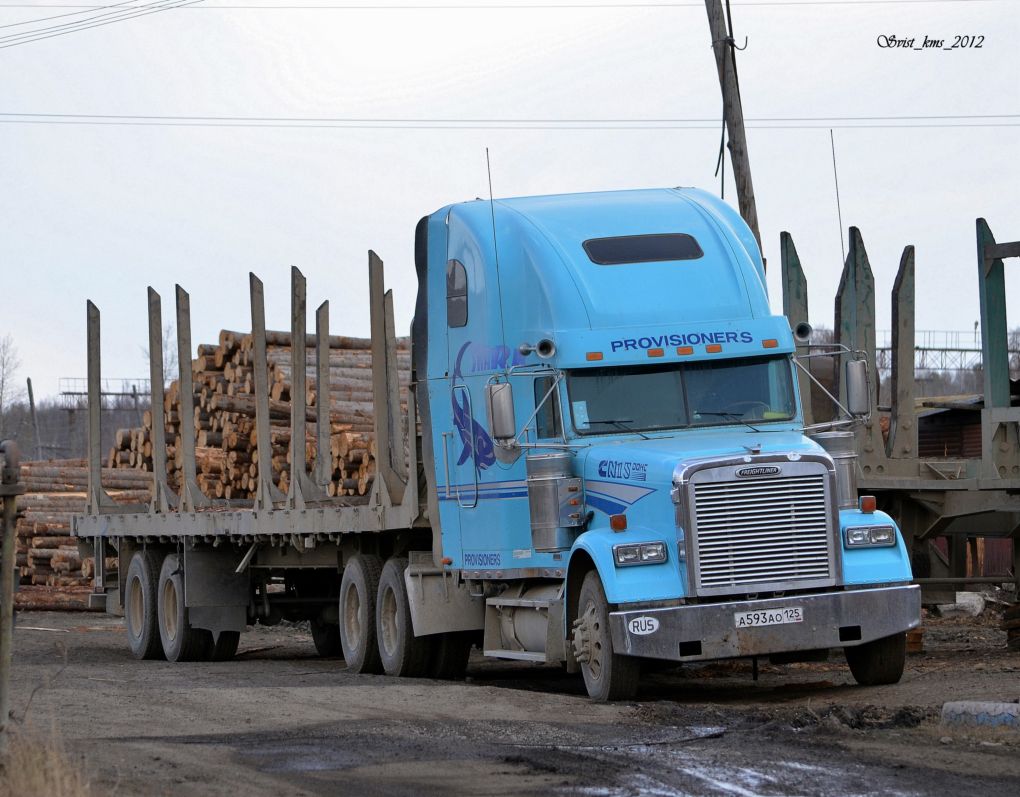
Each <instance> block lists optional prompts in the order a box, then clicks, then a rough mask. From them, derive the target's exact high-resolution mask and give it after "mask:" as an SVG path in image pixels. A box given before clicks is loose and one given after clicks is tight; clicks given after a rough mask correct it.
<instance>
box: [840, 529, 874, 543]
mask: <svg viewBox="0 0 1020 797" xmlns="http://www.w3.org/2000/svg"><path fill="white" fill-rule="evenodd" d="M846 544H847V545H848V546H851V547H853V546H857V545H870V544H871V529H869V528H868V527H866V526H863V527H852V528H849V529H847V530H846Z"/></svg>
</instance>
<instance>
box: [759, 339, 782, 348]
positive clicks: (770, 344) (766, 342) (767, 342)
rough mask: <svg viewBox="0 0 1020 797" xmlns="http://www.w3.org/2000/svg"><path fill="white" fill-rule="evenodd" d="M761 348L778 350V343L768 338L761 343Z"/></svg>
mask: <svg viewBox="0 0 1020 797" xmlns="http://www.w3.org/2000/svg"><path fill="white" fill-rule="evenodd" d="M761 347H762V348H763V349H776V348H779V341H778V340H776V339H775V338H769V339H768V340H763V341H762V342H761Z"/></svg>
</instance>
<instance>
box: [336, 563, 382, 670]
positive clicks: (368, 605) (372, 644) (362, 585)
mask: <svg viewBox="0 0 1020 797" xmlns="http://www.w3.org/2000/svg"><path fill="white" fill-rule="evenodd" d="M381 572H382V560H381V559H380V558H379V557H378V556H373V555H372V554H357V555H355V556H352V557H351V558H350V559H349V560H348V561H347V565H346V566H345V567H344V575H343V578H342V579H341V580H340V625H339V631H340V648H341V650H342V651H343V655H344V660H345V661H346V662H347V668H348V669H349V670H351V671H352V672H357V673H381V672H382V671H383V669H382V662H381V661H380V659H379V646H378V645H377V644H376V639H375V598H376V593H377V591H378V589H379V574H380V573H381Z"/></svg>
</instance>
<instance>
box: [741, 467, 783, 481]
mask: <svg viewBox="0 0 1020 797" xmlns="http://www.w3.org/2000/svg"><path fill="white" fill-rule="evenodd" d="M782 472H783V469H782V468H780V467H779V466H778V465H752V466H751V467H750V468H740V469H739V470H738V471H737V472H736V477H737V478H738V479H750V478H753V477H755V476H778V475H779V474H781V473H782Z"/></svg>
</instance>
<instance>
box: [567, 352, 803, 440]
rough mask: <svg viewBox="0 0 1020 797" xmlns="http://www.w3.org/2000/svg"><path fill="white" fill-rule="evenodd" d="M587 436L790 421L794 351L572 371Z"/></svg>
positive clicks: (577, 422)
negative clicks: (711, 360) (779, 353)
mask: <svg viewBox="0 0 1020 797" xmlns="http://www.w3.org/2000/svg"><path fill="white" fill-rule="evenodd" d="M567 392H568V395H569V397H570V411H571V416H572V418H573V421H574V428H575V429H577V431H578V432H580V433H581V434H606V433H608V432H628V431H634V432H649V431H656V430H659V429H676V428H683V427H690V426H720V425H726V424H746V423H748V422H751V423H753V422H755V421H757V422H763V421H764V422H768V421H782V420H790V419H791V418H793V417H794V415H796V406H795V404H794V398H793V384H792V378H791V374H790V361H789V358H788V357H785V356H781V357H770V358H768V359H764V358H753V359H751V358H747V359H737V360H716V361H713V362H696V363H687V364H683V365H681V364H679V363H677V364H671V365H651V366H647V365H645V366H639V365H628V366H622V367H616V368H613V367H609V368H584V369H579V370H575V371H570V372H569V373H568V374H567Z"/></svg>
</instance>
